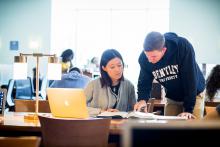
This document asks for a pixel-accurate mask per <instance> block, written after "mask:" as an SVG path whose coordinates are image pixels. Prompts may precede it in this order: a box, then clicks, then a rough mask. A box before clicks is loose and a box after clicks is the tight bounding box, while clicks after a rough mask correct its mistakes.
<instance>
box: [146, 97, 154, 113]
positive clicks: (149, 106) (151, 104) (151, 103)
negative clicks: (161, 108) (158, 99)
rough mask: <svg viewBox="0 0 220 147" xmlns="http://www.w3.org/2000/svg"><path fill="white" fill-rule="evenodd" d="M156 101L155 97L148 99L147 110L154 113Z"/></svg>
mask: <svg viewBox="0 0 220 147" xmlns="http://www.w3.org/2000/svg"><path fill="white" fill-rule="evenodd" d="M154 101H155V98H150V99H149V100H148V101H147V112H149V113H152V112H153V111H154Z"/></svg>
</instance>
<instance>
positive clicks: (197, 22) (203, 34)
mask: <svg viewBox="0 0 220 147" xmlns="http://www.w3.org/2000/svg"><path fill="white" fill-rule="evenodd" d="M219 26H220V1H219V0H170V31H173V32H176V33H178V34H179V35H182V36H184V37H186V38H187V39H189V40H190V41H191V43H192V45H193V46H194V48H195V52H196V58H197V60H198V62H199V63H209V64H219V63H220V58H219V56H220V54H219V53H220V28H219Z"/></svg>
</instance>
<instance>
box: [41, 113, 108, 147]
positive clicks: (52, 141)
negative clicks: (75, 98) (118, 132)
mask: <svg viewBox="0 0 220 147" xmlns="http://www.w3.org/2000/svg"><path fill="white" fill-rule="evenodd" d="M39 120H40V124H41V132H42V136H43V143H44V146H46V147H67V146H71V147H75V146H76V147H80V146H83V147H106V146H107V145H108V135H109V127H110V119H98V118H92V119H61V118H49V117H44V116H39Z"/></svg>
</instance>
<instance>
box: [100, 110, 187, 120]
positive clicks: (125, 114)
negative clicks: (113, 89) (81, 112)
mask: <svg viewBox="0 0 220 147" xmlns="http://www.w3.org/2000/svg"><path fill="white" fill-rule="evenodd" d="M97 117H111V118H117V119H118V118H142V119H156V120H186V119H187V118H186V117H179V116H162V115H154V114H153V113H143V112H137V111H132V112H107V111H105V112H102V113H101V114H99V115H98V116H97Z"/></svg>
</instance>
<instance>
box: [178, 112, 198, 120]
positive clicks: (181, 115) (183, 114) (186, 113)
mask: <svg viewBox="0 0 220 147" xmlns="http://www.w3.org/2000/svg"><path fill="white" fill-rule="evenodd" d="M178 116H180V117H186V118H187V119H195V118H196V117H195V116H194V115H193V114H192V113H189V112H183V113H180V114H179V115H178Z"/></svg>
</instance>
